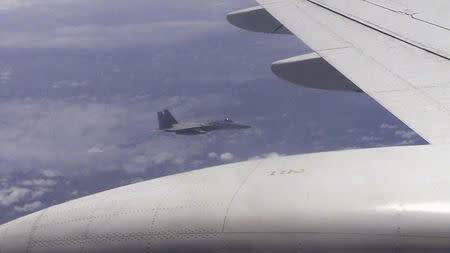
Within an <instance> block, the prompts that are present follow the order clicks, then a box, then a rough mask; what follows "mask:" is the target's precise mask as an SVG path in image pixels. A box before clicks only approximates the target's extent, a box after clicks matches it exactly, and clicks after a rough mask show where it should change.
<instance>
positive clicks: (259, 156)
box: [248, 152, 285, 160]
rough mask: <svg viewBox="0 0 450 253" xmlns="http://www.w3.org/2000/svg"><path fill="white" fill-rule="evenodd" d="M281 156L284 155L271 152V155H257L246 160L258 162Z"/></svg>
mask: <svg viewBox="0 0 450 253" xmlns="http://www.w3.org/2000/svg"><path fill="white" fill-rule="evenodd" d="M281 156H285V155H284V154H280V153H277V152H271V153H267V154H262V155H257V156H253V157H250V158H249V159H248V160H258V159H265V158H277V157H281Z"/></svg>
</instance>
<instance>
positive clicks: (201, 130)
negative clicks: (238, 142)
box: [158, 110, 250, 135]
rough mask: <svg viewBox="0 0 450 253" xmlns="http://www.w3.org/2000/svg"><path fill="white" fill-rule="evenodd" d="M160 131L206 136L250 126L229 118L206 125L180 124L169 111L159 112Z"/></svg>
mask: <svg viewBox="0 0 450 253" xmlns="http://www.w3.org/2000/svg"><path fill="white" fill-rule="evenodd" d="M158 123H159V130H163V131H166V132H174V133H176V134H183V135H197V134H206V133H208V132H210V131H214V130H225V129H246V128H250V126H247V125H243V124H239V123H236V122H233V121H232V120H231V119H229V118H225V119H224V120H218V121H211V122H206V123H178V121H177V120H176V119H175V118H174V117H173V116H172V114H171V113H170V112H169V110H164V111H162V112H158Z"/></svg>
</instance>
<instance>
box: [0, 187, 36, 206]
mask: <svg viewBox="0 0 450 253" xmlns="http://www.w3.org/2000/svg"><path fill="white" fill-rule="evenodd" d="M29 194H30V189H27V188H23V187H11V188H8V189H2V190H0V204H1V205H4V206H9V205H11V204H14V203H16V202H19V201H22V200H23V199H25V198H26V197H27V196H29Z"/></svg>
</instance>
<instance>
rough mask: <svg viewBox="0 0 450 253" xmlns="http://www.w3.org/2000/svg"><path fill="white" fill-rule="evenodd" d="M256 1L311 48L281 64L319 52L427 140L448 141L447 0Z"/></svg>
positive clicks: (449, 31) (449, 40)
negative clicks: (308, 52) (306, 52)
mask: <svg viewBox="0 0 450 253" xmlns="http://www.w3.org/2000/svg"><path fill="white" fill-rule="evenodd" d="M256 1H257V2H258V3H259V4H260V6H261V7H263V8H264V9H265V10H266V11H267V12H268V13H270V14H271V15H272V16H273V17H274V18H275V19H276V20H278V21H279V23H280V24H282V25H283V26H284V27H285V28H287V29H288V30H289V31H290V32H291V33H293V34H294V35H295V36H297V37H298V38H300V39H301V40H302V41H303V42H305V43H306V44H307V45H308V46H309V47H310V48H311V49H312V50H313V51H314V53H312V54H310V55H308V56H306V57H304V56H302V57H294V58H291V59H287V60H284V61H280V62H278V63H276V64H277V65H281V66H282V65H283V64H285V65H289V64H293V63H296V64H298V63H299V62H302V64H303V65H299V66H307V65H308V62H311V63H312V59H314V60H317V59H320V60H322V61H324V62H326V63H327V64H329V65H331V66H332V67H334V68H335V69H336V70H337V71H338V72H340V73H341V74H343V75H344V76H345V77H346V78H348V80H350V81H351V82H352V83H353V84H355V85H356V86H357V87H359V88H360V89H361V90H362V91H364V92H365V93H367V94H368V95H369V96H371V97H372V98H374V99H375V100H376V101H378V102H379V103H380V104H381V105H383V106H384V107H385V108H386V109H387V110H389V111H390V112H391V113H393V114H394V115H395V116H396V117H398V118H399V119H400V120H402V121H403V122H404V123H405V124H407V125H408V126H409V127H411V129H413V130H414V131H416V132H417V133H418V134H419V135H420V136H422V137H423V138H424V139H425V140H427V141H428V142H429V143H430V144H449V143H450V1H448V0H433V1H423V0H256ZM273 67H274V66H273ZM273 67H272V68H273ZM298 71H299V72H301V71H300V70H298Z"/></svg>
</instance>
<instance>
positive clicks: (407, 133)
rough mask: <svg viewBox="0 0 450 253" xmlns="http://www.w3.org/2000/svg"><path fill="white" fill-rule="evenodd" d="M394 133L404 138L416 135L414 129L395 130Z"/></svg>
mask: <svg viewBox="0 0 450 253" xmlns="http://www.w3.org/2000/svg"><path fill="white" fill-rule="evenodd" d="M395 135H397V136H400V137H402V138H404V139H411V138H414V137H416V136H417V134H416V133H415V132H414V131H406V130H397V131H395Z"/></svg>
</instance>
